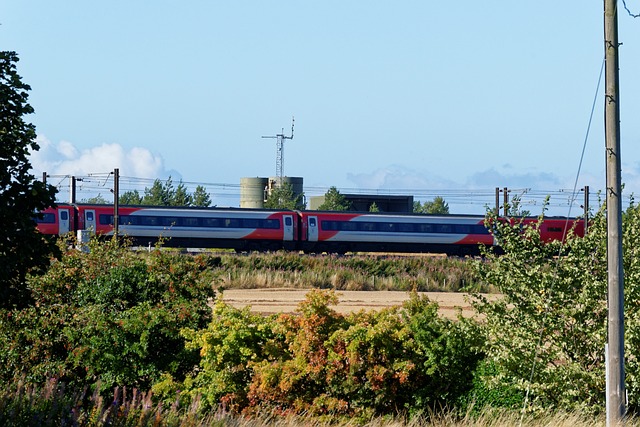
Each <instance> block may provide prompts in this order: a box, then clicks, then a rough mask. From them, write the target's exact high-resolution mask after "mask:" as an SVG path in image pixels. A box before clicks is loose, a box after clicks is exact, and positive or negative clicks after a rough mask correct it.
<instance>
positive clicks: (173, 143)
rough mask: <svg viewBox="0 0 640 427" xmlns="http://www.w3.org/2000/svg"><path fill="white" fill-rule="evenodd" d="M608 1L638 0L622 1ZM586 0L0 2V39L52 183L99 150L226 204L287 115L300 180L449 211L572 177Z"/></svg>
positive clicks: (598, 57) (589, 58) (597, 61)
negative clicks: (437, 203) (23, 92)
mask: <svg viewBox="0 0 640 427" xmlns="http://www.w3.org/2000/svg"><path fill="white" fill-rule="evenodd" d="M627 5H628V6H629V8H630V9H631V10H632V11H633V12H635V13H638V12H640V1H635V2H632V1H630V0H629V1H627ZM620 7H622V3H620ZM602 8H603V6H602V3H601V2H583V1H578V0H567V1H562V2H558V1H551V0H538V1H536V2H499V1H494V0H488V1H485V2H476V1H473V2H472V1H460V2H455V3H451V2H425V1H398V2H383V1H378V0H373V1H368V2H344V1H333V0H329V1H323V2H294V1H278V2H262V1H249V0H244V1H243V0H240V1H234V2H215V1H204V0H202V1H198V0H194V1H184V2H177V1H166V0H158V1H135V2H132V1H121V0H114V1H111V2H108V3H106V2H85V1H75V0H68V1H65V2H51V1H44V0H33V1H24V0H5V1H3V4H2V6H0V24H1V25H0V40H1V41H2V49H4V50H15V51H17V52H18V54H19V56H20V62H19V64H18V71H19V73H20V74H21V76H22V77H23V79H24V81H25V82H26V83H28V84H30V85H31V87H32V91H31V96H30V103H31V104H32V106H33V107H34V108H35V110H36V114H34V115H33V116H31V117H30V120H31V121H32V122H33V123H34V124H35V125H36V127H37V131H38V135H39V141H40V145H41V147H42V150H41V151H40V152H38V153H35V154H34V155H33V156H32V163H33V165H34V170H35V172H36V173H37V174H41V173H42V171H43V170H46V171H47V172H49V173H50V174H52V175H54V176H55V178H54V179H55V180H56V182H54V183H56V184H57V183H60V184H61V185H66V184H65V183H64V179H63V178H62V177H63V176H64V175H68V174H73V175H76V176H86V175H89V174H92V176H96V177H98V176H100V174H102V175H103V176H106V175H104V174H105V173H108V172H109V171H112V170H113V169H114V168H116V167H118V168H120V169H121V170H120V173H121V175H123V176H124V177H129V178H142V180H139V181H134V180H133V179H129V180H128V181H125V184H124V188H125V189H127V188H134V187H135V185H138V186H142V188H144V186H145V184H146V185H149V183H148V182H149V181H144V179H153V178H166V177H168V176H169V175H171V176H172V177H173V180H174V181H179V180H180V179H182V180H184V181H185V182H188V183H202V184H204V185H205V186H206V187H207V189H208V190H209V191H211V193H212V196H213V201H214V203H217V204H220V205H234V204H235V205H237V204H238V203H239V197H238V195H239V190H238V188H237V187H236V186H237V185H238V184H239V182H240V178H241V177H251V176H273V175H274V174H275V158H276V149H275V140H273V139H262V138H261V136H263V135H275V134H277V133H280V132H281V131H282V129H283V128H284V129H285V133H286V134H289V132H290V127H291V117H292V116H295V131H294V139H293V140H291V141H289V140H287V141H286V142H285V163H284V172H285V175H288V176H300V177H303V178H304V183H305V191H306V193H307V195H309V196H312V195H316V194H323V193H324V191H326V188H328V187H329V186H336V187H338V188H339V189H340V190H341V191H342V192H345V193H350V192H356V191H368V192H371V191H370V190H372V191H379V192H381V193H385V194H396V193H399V194H406V193H411V194H415V195H416V197H417V198H418V199H422V200H428V199H431V198H433V197H434V196H435V195H443V196H444V197H445V200H448V201H449V203H450V208H451V210H452V211H453V212H456V213H466V212H478V211H482V210H483V205H484V204H487V203H492V202H493V195H492V192H493V190H494V188H495V187H509V188H513V189H514V191H515V192H517V191H523V190H524V189H530V190H529V192H528V193H526V194H525V195H524V196H523V199H525V200H527V198H530V199H531V202H530V203H534V199H536V198H537V200H538V202H536V203H539V201H540V198H539V197H538V196H540V195H542V194H553V196H552V197H553V199H552V200H553V201H554V203H555V204H557V205H558V206H557V209H558V210H557V211H556V213H559V214H566V213H567V212H566V207H563V200H562V198H563V197H568V196H565V195H564V194H566V192H560V190H570V189H572V188H573V185H574V182H575V181H576V174H577V171H578V166H579V161H580V155H581V153H582V147H583V142H584V140H585V134H586V132H587V125H588V122H589V116H590V112H591V107H592V103H593V100H594V96H595V95H596V85H597V82H598V76H599V73H600V68H601V64H602V59H603V55H604V51H603V23H602V21H603V12H602ZM634 8H635V10H634ZM619 37H620V41H621V42H622V43H623V46H622V47H621V49H620V55H621V56H620V78H621V92H622V95H621V124H622V158H623V170H622V179H623V181H624V182H625V184H626V188H627V194H630V193H632V192H636V193H637V192H638V191H639V190H640V161H639V160H640V119H639V117H640V79H639V78H638V77H637V76H639V75H640V19H634V18H632V17H630V16H629V15H628V14H627V13H626V12H625V11H624V10H621V11H620V13H619ZM603 84H604V82H603ZM603 92H604V91H603V85H602V86H601V87H600V90H599V92H598V98H597V101H596V102H597V103H596V109H595V115H594V118H593V122H592V126H591V131H590V135H589V138H588V140H587V146H586V150H585V158H584V163H583V165H582V170H581V174H580V176H579V177H578V186H579V187H582V186H584V185H589V186H590V187H591V189H592V191H593V192H594V193H595V192H596V191H597V190H598V189H602V188H603V187H604V168H605V162H604V126H603V102H604V101H603ZM58 177H60V178H58ZM101 179H102V178H101ZM98 181H100V180H98ZM98 181H96V182H98ZM101 182H102V185H106V187H108V185H107V184H106V183H107V182H108V181H107V179H103V180H102V181H101ZM135 182H138V184H135ZM90 187H91V186H90V185H89V184H87V188H86V191H88V190H89V188H90ZM92 188H93V190H94V191H95V190H96V188H97V187H92ZM98 190H99V188H98ZM63 191H64V190H63ZM481 193H482V194H484V195H483V196H482V197H480V198H479V196H478V195H479V194H481ZM102 194H103V195H105V194H108V189H107V190H104V191H102ZM62 197H65V196H64V195H63V196H62ZM558 198H559V199H558ZM465 204H466V205H465ZM539 209H540V208H539V207H538V205H533V204H531V210H532V211H533V212H534V213H539V212H538V211H539ZM574 209H575V208H574ZM573 213H574V214H577V212H575V211H574V212H573Z"/></svg>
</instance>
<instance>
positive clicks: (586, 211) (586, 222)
mask: <svg viewBox="0 0 640 427" xmlns="http://www.w3.org/2000/svg"><path fill="white" fill-rule="evenodd" d="M588 232H589V186H588V185H585V186H584V235H585V236H586V235H587V233H588Z"/></svg>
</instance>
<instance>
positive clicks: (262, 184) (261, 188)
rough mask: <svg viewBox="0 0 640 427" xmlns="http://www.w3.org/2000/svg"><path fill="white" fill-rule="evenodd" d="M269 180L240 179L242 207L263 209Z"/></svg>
mask: <svg viewBox="0 0 640 427" xmlns="http://www.w3.org/2000/svg"><path fill="white" fill-rule="evenodd" d="M268 184H269V180H268V179H267V178H259V177H256V178H240V207H241V208H251V209H261V208H263V207H264V199H265V190H266V189H267V186H268Z"/></svg>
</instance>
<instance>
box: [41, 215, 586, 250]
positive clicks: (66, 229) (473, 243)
mask: <svg viewBox="0 0 640 427" xmlns="http://www.w3.org/2000/svg"><path fill="white" fill-rule="evenodd" d="M37 217H38V218H37V219H36V226H37V228H38V230H39V231H40V232H41V233H43V234H48V235H66V234H68V233H75V232H77V231H78V230H88V232H90V233H95V234H97V235H100V236H112V235H113V234H114V207H113V205H94V204H60V205H58V206H56V207H55V208H49V209H47V210H45V211H43V212H41V213H40V215H38V216H37ZM537 221H539V219H538V218H537V217H528V218H525V219H524V223H525V224H527V223H534V222H537ZM572 228H573V230H574V233H575V234H576V235H578V236H582V235H583V234H584V221H583V220H582V219H578V218H567V217H546V218H544V221H543V223H542V224H541V225H540V236H541V239H542V240H543V241H551V240H562V239H564V238H565V237H566V235H567V233H568V232H569V229H572ZM118 234H119V235H123V236H127V237H128V238H130V239H131V240H132V242H133V244H134V245H136V246H148V245H155V244H156V243H157V242H158V241H160V240H162V244H163V245H164V246H167V247H181V248H221V249H222V248H228V249H234V250H235V251H238V252H245V251H277V250H290V251H302V252H305V253H325V252H327V253H338V254H344V253H347V252H406V253H442V254H447V255H457V256H467V255H478V254H480V246H481V245H485V246H496V245H497V243H496V240H495V238H494V236H493V235H492V234H491V232H490V231H489V230H488V229H487V227H486V226H485V217H484V216H480V215H426V214H408V213H407V214H404V213H402V214H401V213H371V212H349V211H340V212H336V211H306V210H302V211H297V210H269V209H247V208H191V207H189V208H179V207H160V206H120V207H119V209H118Z"/></svg>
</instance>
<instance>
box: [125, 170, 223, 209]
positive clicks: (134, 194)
mask: <svg viewBox="0 0 640 427" xmlns="http://www.w3.org/2000/svg"><path fill="white" fill-rule="evenodd" d="M120 204H123V205H150V206H198V207H208V206H210V205H211V197H210V196H209V193H207V189H206V188H204V187H203V186H201V185H198V186H197V187H196V190H195V191H194V193H193V194H191V193H189V191H188V189H187V186H186V185H184V183H183V182H182V180H181V181H180V183H179V184H178V186H177V187H174V186H173V182H172V181H171V177H169V178H168V179H167V180H166V181H164V182H163V181H160V180H159V179H156V180H155V181H153V185H152V186H151V187H146V188H145V189H144V197H141V196H140V193H138V190H133V191H127V192H125V193H123V194H122V195H121V196H120Z"/></svg>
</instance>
